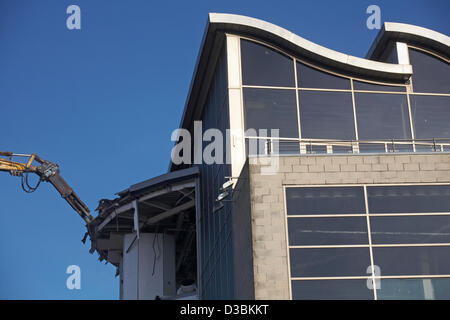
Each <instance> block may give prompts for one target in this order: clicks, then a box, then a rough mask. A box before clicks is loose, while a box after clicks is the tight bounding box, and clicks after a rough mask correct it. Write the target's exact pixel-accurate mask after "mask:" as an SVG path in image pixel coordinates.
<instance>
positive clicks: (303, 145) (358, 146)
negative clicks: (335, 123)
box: [245, 137, 450, 155]
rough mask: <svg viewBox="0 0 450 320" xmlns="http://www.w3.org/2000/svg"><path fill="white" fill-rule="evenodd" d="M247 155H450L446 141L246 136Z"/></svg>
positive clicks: (449, 145) (444, 139) (441, 139)
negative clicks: (407, 153) (430, 153)
mask: <svg viewBox="0 0 450 320" xmlns="http://www.w3.org/2000/svg"><path fill="white" fill-rule="evenodd" d="M245 139H246V149H247V154H248V155H283V154H327V153H328V154H342V153H344V154H359V153H395V152H397V153H401V152H409V153H411V152H450V138H433V139H388V140H325V139H298V138H277V137H246V138H245Z"/></svg>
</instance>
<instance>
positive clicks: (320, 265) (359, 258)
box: [289, 248, 383, 277]
mask: <svg viewBox="0 0 450 320" xmlns="http://www.w3.org/2000/svg"><path fill="white" fill-rule="evenodd" d="M289 253H290V263H291V276H292V277H345V276H368V274H367V272H366V271H367V267H369V266H370V253H369V248H327V249H324V248H319V249H316V248H307V249H290V250H289ZM382 270H383V269H382Z"/></svg>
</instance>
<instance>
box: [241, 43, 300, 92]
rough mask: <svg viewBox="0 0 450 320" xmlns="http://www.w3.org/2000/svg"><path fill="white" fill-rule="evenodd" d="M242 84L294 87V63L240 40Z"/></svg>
mask: <svg viewBox="0 0 450 320" xmlns="http://www.w3.org/2000/svg"><path fill="white" fill-rule="evenodd" d="M241 56H242V83H243V84H244V85H254V86H275V87H294V86H295V80H294V63H293V60H292V59H291V58H289V57H286V56H285V55H283V54H281V53H279V52H277V51H275V50H273V49H270V48H268V47H266V46H263V45H260V44H257V43H255V42H252V41H247V40H241Z"/></svg>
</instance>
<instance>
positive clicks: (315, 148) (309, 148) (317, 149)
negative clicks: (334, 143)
mask: <svg viewBox="0 0 450 320" xmlns="http://www.w3.org/2000/svg"><path fill="white" fill-rule="evenodd" d="M306 153H327V146H323V145H316V144H306Z"/></svg>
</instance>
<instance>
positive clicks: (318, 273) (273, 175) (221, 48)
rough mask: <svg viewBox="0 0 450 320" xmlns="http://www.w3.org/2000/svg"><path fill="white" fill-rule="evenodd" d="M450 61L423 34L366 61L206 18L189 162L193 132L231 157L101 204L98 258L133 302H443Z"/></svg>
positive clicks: (267, 29)
mask: <svg viewBox="0 0 450 320" xmlns="http://www.w3.org/2000/svg"><path fill="white" fill-rule="evenodd" d="M449 59H450V38H449V37H448V36H446V35H444V34H441V33H438V32H436V31H432V30H428V29H425V28H422V27H418V26H412V25H406V24H401V23H385V24H384V26H383V28H382V29H381V30H380V32H379V35H378V37H377V38H376V40H375V42H374V43H373V45H372V47H371V48H370V50H369V53H368V54H367V56H366V58H365V59H363V58H357V57H353V56H349V55H346V54H343V53H339V52H336V51H333V50H330V49H327V48H325V47H322V46H319V45H317V44H314V43H312V42H309V41H307V40H305V39H303V38H301V37H299V36H297V35H295V34H293V33H291V32H289V31H287V30H285V29H283V28H281V27H278V26H276V25H273V24H270V23H268V22H265V21H261V20H258V19H254V18H249V17H243V16H238V15H232V14H216V13H212V14H210V15H209V20H208V24H207V27H206V31H205V34H204V37H203V42H202V46H201V49H200V53H199V56H198V60H197V64H196V67H195V71H194V75H193V79H192V83H191V87H190V91H189V94H188V98H187V102H186V106H185V109H184V113H183V118H182V122H181V125H180V128H183V129H186V130H187V131H186V132H189V133H190V134H191V135H192V137H193V139H192V141H191V142H190V146H191V147H192V153H191V154H188V153H189V152H188V151H187V153H184V154H183V155H184V156H188V155H190V156H192V157H193V158H194V159H197V160H198V159H199V158H200V159H201V158H202V154H203V153H202V152H203V151H204V150H205V148H207V145H208V143H210V142H208V140H210V141H212V138H211V137H209V139H203V140H206V141H203V142H201V143H195V142H197V141H202V135H201V134H200V135H199V134H198V132H197V131H196V130H198V129H199V122H196V121H201V126H202V128H201V130H202V131H200V132H206V131H207V130H208V129H211V128H217V129H219V130H220V131H221V132H222V133H223V135H224V136H226V138H227V139H225V140H226V141H225V143H224V149H226V152H225V154H224V155H223V157H221V158H222V159H221V160H219V161H216V162H215V163H212V164H207V163H205V161H201V162H200V163H198V161H197V163H194V164H189V163H181V164H175V163H173V162H171V165H170V168H169V172H168V173H166V174H164V175H162V176H159V177H155V178H153V179H150V180H147V181H144V182H141V183H138V184H136V185H133V186H131V187H129V188H128V189H126V190H124V191H122V192H120V193H118V198H116V199H114V200H102V201H101V203H100V206H99V215H98V217H97V218H96V220H95V222H94V223H93V224H92V225H91V226H90V227H89V235H90V238H91V242H92V249H91V252H94V251H97V252H98V253H99V254H100V259H101V260H107V261H108V262H110V263H112V264H114V265H116V266H117V269H118V275H120V277H121V298H123V299H154V298H155V297H156V296H159V297H160V298H163V299H166V298H183V297H186V296H188V297H191V298H199V299H449V298H450V258H449V257H450V254H449V253H450V153H449V152H450V66H449V61H450V60H449ZM226 129H230V130H229V132H228V134H226V132H227V131H226ZM249 129H255V130H253V131H252V130H249ZM264 129H268V130H269V131H268V132H265V131H264ZM270 129H278V130H279V131H278V132H276V131H271V130H270ZM266 133H268V134H266ZM203 138H204V137H203ZM180 140H181V139H180ZM185 142H186V141H185ZM185 152H186V151H185ZM227 181H232V186H231V187H230V186H229V185H227V184H226V183H227ZM224 184H225V185H224ZM177 294H178V295H177Z"/></svg>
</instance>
